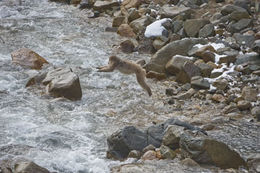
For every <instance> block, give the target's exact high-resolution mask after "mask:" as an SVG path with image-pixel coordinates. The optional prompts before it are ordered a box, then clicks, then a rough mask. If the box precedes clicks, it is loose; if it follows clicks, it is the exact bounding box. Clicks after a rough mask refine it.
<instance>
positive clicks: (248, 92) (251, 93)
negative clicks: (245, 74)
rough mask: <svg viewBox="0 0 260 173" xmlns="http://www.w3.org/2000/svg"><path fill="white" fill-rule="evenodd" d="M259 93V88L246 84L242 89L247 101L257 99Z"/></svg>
mask: <svg viewBox="0 0 260 173" xmlns="http://www.w3.org/2000/svg"><path fill="white" fill-rule="evenodd" d="M258 94H259V91H258V89H257V88H253V87H250V86H245V87H244V88H243V89H242V98H244V100H246V101H250V102H255V101H257V95H258Z"/></svg>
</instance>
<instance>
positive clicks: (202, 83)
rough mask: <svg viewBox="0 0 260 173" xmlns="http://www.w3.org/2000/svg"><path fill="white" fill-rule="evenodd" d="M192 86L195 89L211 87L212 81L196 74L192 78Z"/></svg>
mask: <svg viewBox="0 0 260 173" xmlns="http://www.w3.org/2000/svg"><path fill="white" fill-rule="evenodd" d="M191 87H192V88H195V89H209V88H210V83H209V82H208V80H206V79H204V78H202V77H201V76H194V77H192V78H191Z"/></svg>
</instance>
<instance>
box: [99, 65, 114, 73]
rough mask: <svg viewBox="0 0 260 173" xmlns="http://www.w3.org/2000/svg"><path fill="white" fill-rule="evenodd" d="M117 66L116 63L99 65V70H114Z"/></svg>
mask: <svg viewBox="0 0 260 173" xmlns="http://www.w3.org/2000/svg"><path fill="white" fill-rule="evenodd" d="M115 68H116V65H115V64H113V63H112V64H109V65H108V66H103V67H97V69H98V72H112V71H114V70H115Z"/></svg>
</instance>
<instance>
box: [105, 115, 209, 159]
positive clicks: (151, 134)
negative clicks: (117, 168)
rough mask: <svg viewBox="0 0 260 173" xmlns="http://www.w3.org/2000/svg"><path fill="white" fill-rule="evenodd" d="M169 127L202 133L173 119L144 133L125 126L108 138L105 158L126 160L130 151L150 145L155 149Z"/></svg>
mask: <svg viewBox="0 0 260 173" xmlns="http://www.w3.org/2000/svg"><path fill="white" fill-rule="evenodd" d="M169 125H177V126H181V127H185V128H186V129H189V130H197V131H198V130H199V131H202V130H201V129H200V128H197V127H194V126H193V125H190V124H188V123H185V122H182V121H179V120H177V119H174V118H171V119H169V120H167V121H165V122H164V123H160V124H158V125H153V126H151V127H149V128H148V129H146V130H145V131H141V130H138V129H137V128H136V127H133V126H127V127H125V128H123V129H122V130H119V131H117V132H115V133H113V134H112V135H111V136H109V137H108V139H107V144H108V151H107V157H108V158H113V159H119V160H122V159H125V158H127V156H128V154H129V152H130V151H131V150H137V151H140V152H141V151H143V149H144V148H145V147H146V146H148V145H150V144H151V145H153V146H155V147H157V148H158V147H160V146H161V143H162V140H163V136H164V133H165V130H166V129H167V127H168V126H169ZM202 132H204V131H202ZM204 133H205V132H204Z"/></svg>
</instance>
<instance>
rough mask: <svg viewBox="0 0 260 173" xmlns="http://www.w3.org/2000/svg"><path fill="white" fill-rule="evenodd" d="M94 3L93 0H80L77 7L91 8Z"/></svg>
mask: <svg viewBox="0 0 260 173" xmlns="http://www.w3.org/2000/svg"><path fill="white" fill-rule="evenodd" d="M94 3H95V1H94V0H81V1H80V4H79V8H80V9H84V8H92V7H93V5H94Z"/></svg>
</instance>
